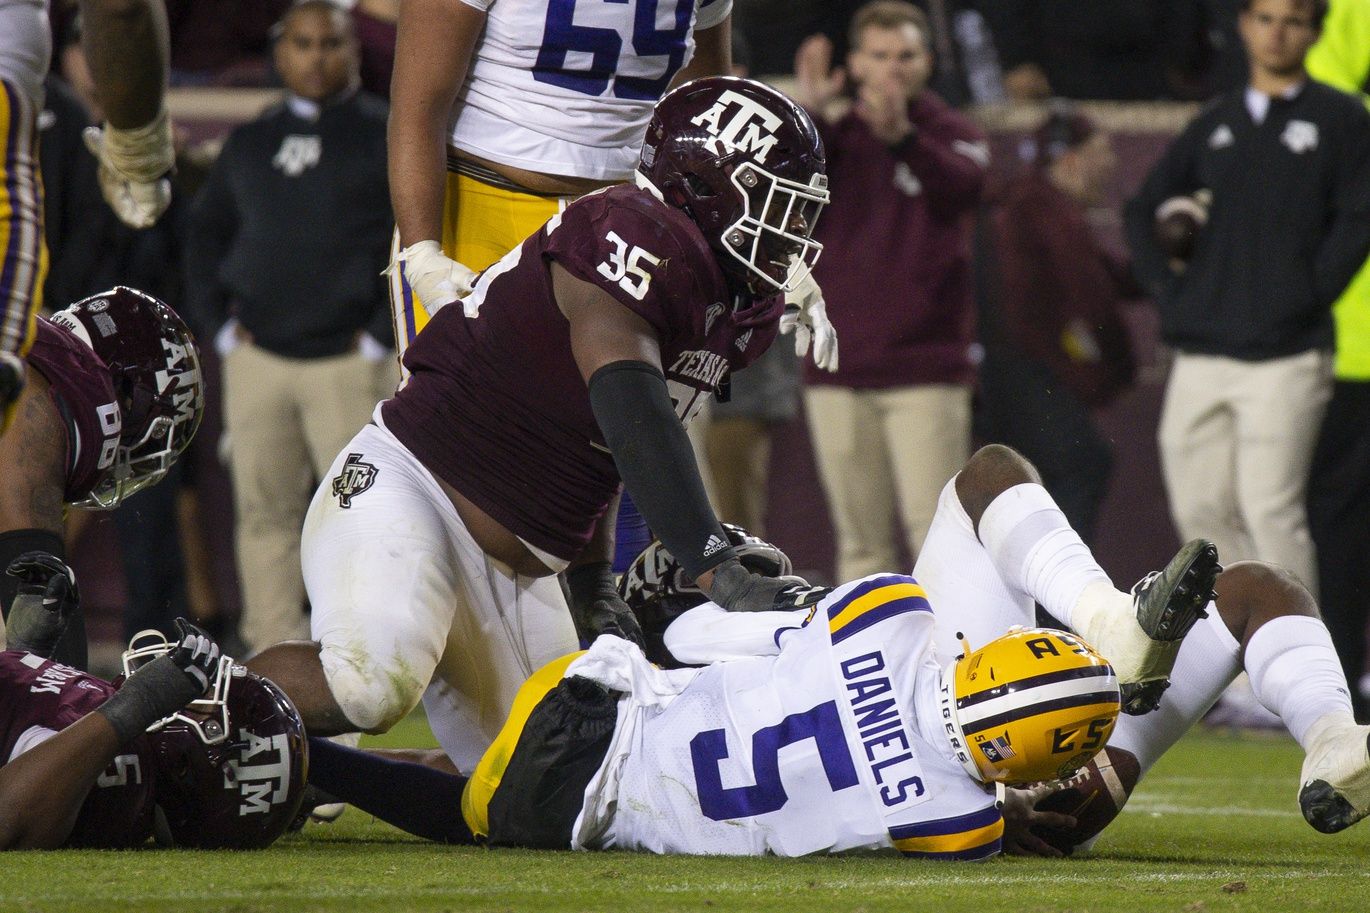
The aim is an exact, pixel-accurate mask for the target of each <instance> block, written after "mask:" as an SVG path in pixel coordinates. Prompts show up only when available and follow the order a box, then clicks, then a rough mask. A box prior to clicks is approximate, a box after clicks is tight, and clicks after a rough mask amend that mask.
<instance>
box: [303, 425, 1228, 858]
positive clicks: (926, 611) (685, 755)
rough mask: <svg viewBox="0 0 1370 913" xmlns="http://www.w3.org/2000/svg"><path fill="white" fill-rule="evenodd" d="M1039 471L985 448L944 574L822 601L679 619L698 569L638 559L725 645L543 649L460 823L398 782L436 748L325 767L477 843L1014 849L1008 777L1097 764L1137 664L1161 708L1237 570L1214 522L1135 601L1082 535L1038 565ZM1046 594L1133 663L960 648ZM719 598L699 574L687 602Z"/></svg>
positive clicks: (956, 491)
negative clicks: (968, 635) (1020, 514)
mask: <svg viewBox="0 0 1370 913" xmlns="http://www.w3.org/2000/svg"><path fill="white" fill-rule="evenodd" d="M1024 467H1026V463H1025V462H1024V461H1022V460H1021V458H1019V457H1017V455H1016V454H1013V453H1012V451H1009V450H1008V449H1007V448H1002V447H998V448H986V449H985V450H982V451H981V452H980V453H979V454H977V455H976V456H975V457H973V458H972V459H971V461H970V462H969V463H968V464H967V466H966V468H965V469H964V470H963V471H962V473H961V474H960V475H958V477H957V479H956V480H955V481H954V482H953V483H952V484H950V485H949V486H948V489H947V494H946V496H945V498H944V507H945V508H946V510H945V511H944V512H943V513H942V514H941V517H942V519H943V524H942V527H941V531H940V533H939V534H938V536H936V537H935V538H934V536H932V535H931V534H930V535H929V539H928V543H929V546H928V549H927V550H926V554H927V555H929V556H930V557H929V559H928V561H929V564H928V566H927V571H928V574H927V577H926V578H923V579H921V580H915V579H914V578H910V577H905V576H901V575H895V574H888V575H875V576H872V577H868V578H863V579H861V580H858V581H853V582H851V583H848V584H845V585H843V586H841V587H839V588H837V589H836V590H834V591H833V592H832V593H830V594H829V595H828V596H827V597H826V598H825V599H824V600H823V601H822V602H821V603H820V604H819V605H818V606H817V607H816V608H815V609H814V610H813V611H810V612H804V611H799V612H755V613H728V612H724V611H723V610H722V609H721V608H720V607H718V606H716V605H714V604H713V603H707V602H706V603H703V604H700V605H696V606H694V607H693V608H690V609H689V610H688V611H685V612H684V613H683V614H677V611H673V610H672V608H671V607H670V606H669V605H667V604H665V603H655V604H654V599H655V597H656V596H657V595H659V594H662V593H665V592H666V591H668V590H674V592H676V593H679V591H680V587H681V571H680V567H679V565H678V564H677V563H676V562H675V561H674V559H673V558H671V557H670V556H669V555H666V554H665V553H664V550H663V549H661V548H660V547H659V546H658V545H656V544H654V545H653V546H652V547H650V548H649V549H648V550H647V551H646V552H644V553H643V555H642V556H641V557H640V558H639V561H638V562H637V563H636V564H635V565H634V568H633V569H632V570H630V571H629V575H628V577H627V584H626V592H625V598H626V599H627V600H628V601H629V602H630V603H634V608H635V610H640V618H641V621H642V623H643V626H644V628H647V629H652V628H654V627H655V628H657V629H658V630H659V628H660V626H661V625H664V624H665V623H670V625H669V627H668V628H666V630H665V634H664V640H665V647H666V648H667V649H668V650H669V653H670V655H671V656H672V657H674V658H675V659H678V660H680V661H683V662H691V663H705V662H708V663H712V664H711V665H708V666H707V667H705V668H703V669H675V670H670V671H664V670H661V669H658V668H655V667H653V666H652V665H650V664H649V663H648V662H647V661H646V659H645V658H644V656H643V654H642V653H641V652H640V651H639V650H638V648H637V647H635V646H632V645H630V644H628V643H627V642H626V641H623V640H620V639H618V638H614V637H611V636H605V637H601V638H600V639H599V640H598V641H596V642H595V644H594V646H593V647H592V648H591V649H590V651H589V652H588V653H587V654H584V655H581V656H578V657H576V656H572V657H566V658H563V659H562V660H561V661H559V662H557V663H554V664H552V665H550V666H548V667H545V668H544V669H543V670H541V671H539V672H538V673H537V674H536V675H535V676H534V677H533V678H531V679H530V680H529V682H528V683H527V684H526V685H525V686H524V690H523V691H522V692H521V693H520V696H519V699H518V701H517V702H516V703H515V706H514V709H513V711H512V712H511V715H510V719H509V722H508V724H507V725H506V727H505V730H504V731H503V732H502V733H501V734H500V736H499V738H498V739H497V740H496V741H495V743H494V744H493V745H492V746H491V748H490V750H489V751H488V752H487V753H486V755H485V756H484V757H483V758H482V759H481V761H480V763H479V765H478V766H477V767H476V769H475V771H474V772H473V773H472V775H471V777H470V778H469V780H467V779H466V778H462V777H460V776H455V775H450V774H449V775H446V776H447V777H448V786H447V788H446V790H445V791H444V790H443V789H442V788H441V787H438V788H437V792H438V793H439V794H445V795H447V796H453V795H456V794H458V793H459V794H460V804H461V811H462V815H461V816H460V818H459V819H458V818H457V816H455V815H453V814H451V811H450V810H447V811H446V816H447V817H446V820H447V825H446V826H445V827H444V826H442V825H441V824H439V823H438V821H437V820H435V819H434V818H432V817H430V818H429V819H428V820H426V821H421V820H417V819H416V817H415V815H416V813H415V811H414V809H415V807H416V805H422V804H423V801H422V799H421V798H419V797H421V796H427V795H430V794H432V790H433V787H432V786H431V785H430V787H429V788H428V791H427V792H425V791H417V792H415V793H411V794H410V795H409V796H408V797H405V796H404V793H403V790H402V789H400V790H398V791H396V790H392V789H387V788H385V787H384V786H383V787H381V788H379V789H378V788H376V787H377V784H380V783H387V784H389V785H396V784H402V783H405V782H406V781H407V782H409V783H410V784H413V783H414V782H416V778H417V777H418V776H419V775H418V774H417V773H416V771H417V770H419V769H420V768H419V766H418V765H412V764H403V763H400V762H396V761H392V760H390V759H387V758H380V757H375V756H367V755H362V754H358V753H349V752H347V751H346V750H344V749H339V748H336V747H330V746H328V745H326V744H321V745H319V748H320V752H319V753H318V754H317V755H315V756H314V757H312V758H311V764H312V765H313V766H312V768H311V781H312V782H314V783H315V785H317V786H319V787H320V788H322V789H324V790H326V791H328V792H330V793H333V794H334V795H339V796H341V797H343V798H346V799H347V800H348V801H354V802H356V803H357V804H358V805H360V806H361V807H362V808H364V809H366V810H368V811H371V812H372V813H373V814H377V815H379V816H380V817H383V818H386V819H387V820H391V821H393V822H395V823H398V824H400V826H403V827H406V828H407V829H410V830H412V831H413V832H415V833H419V834H422V835H424V836H430V837H435V838H437V839H444V840H449V841H457V842H469V841H471V840H473V839H476V838H479V837H482V836H483V837H485V838H486V839H487V840H488V841H489V842H490V843H492V844H512V845H522V846H534V847H566V846H572V847H575V848H584V849H600V848H621V849H637V850H646V851H652V852H659V853H690V854H737V855H758V854H765V853H771V854H776V855H785V856H791V855H804V854H811V853H824V852H843V851H850V850H867V851H869V850H880V849H897V850H899V851H902V852H904V853H905V854H907V855H913V856H921V857H925V858H940V859H983V858H986V857H988V856H992V855H994V854H995V853H997V852H998V851H999V848H1000V843H1001V835H1002V833H1003V828H1004V822H1003V819H1002V817H1001V812H1000V806H999V803H998V802H997V801H996V797H995V794H994V793H993V792H992V791H991V790H990V788H989V787H991V786H992V785H993V784H996V783H1000V784H1021V783H1027V782H1033V781H1039V780H1048V779H1055V778H1058V777H1063V776H1068V775H1069V774H1070V772H1072V771H1074V770H1076V769H1077V768H1079V767H1080V766H1082V765H1084V764H1086V763H1087V762H1088V761H1089V760H1090V759H1091V757H1092V756H1093V755H1094V754H1095V752H1097V751H1098V749H1099V748H1100V747H1101V746H1102V745H1103V744H1104V742H1105V741H1106V740H1107V738H1108V736H1109V733H1110V732H1111V731H1112V729H1113V726H1114V721H1115V719H1116V715H1117V712H1118V708H1119V703H1120V697H1119V691H1118V683H1119V682H1121V683H1122V686H1123V687H1122V697H1121V703H1122V705H1123V707H1124V708H1125V709H1126V710H1127V711H1128V712H1130V713H1145V712H1148V711H1149V710H1151V709H1154V707H1155V706H1156V703H1157V702H1158V701H1159V699H1160V695H1161V692H1162V691H1163V690H1164V688H1165V685H1166V681H1167V675H1168V673H1169V669H1170V664H1171V663H1172V662H1173V660H1174V657H1175V654H1176V652H1177V651H1178V648H1179V644H1180V641H1181V638H1183V637H1184V635H1185V634H1186V633H1187V632H1188V631H1189V630H1190V628H1191V627H1192V625H1193V624H1194V622H1195V621H1196V620H1198V619H1199V618H1200V616H1201V615H1202V611H1203V608H1202V607H1203V606H1204V605H1205V604H1207V603H1208V601H1209V600H1210V598H1211V597H1212V585H1213V580H1214V577H1215V576H1216V575H1217V573H1218V565H1217V555H1216V550H1215V549H1214V548H1213V547H1212V545H1211V544H1210V543H1207V542H1205V541H1203V540H1195V541H1194V542H1191V543H1190V544H1188V545H1187V546H1186V547H1185V548H1184V549H1182V550H1181V551H1180V553H1179V554H1178V555H1177V556H1176V557H1175V559H1174V560H1172V562H1171V563H1170V565H1169V566H1168V567H1167V568H1166V570H1165V571H1163V572H1161V573H1160V574H1157V575H1153V576H1152V577H1149V578H1147V579H1146V580H1145V581H1143V582H1142V584H1140V585H1139V586H1138V588H1137V590H1136V595H1135V597H1133V596H1129V595H1127V594H1125V593H1120V592H1118V591H1117V590H1115V589H1114V588H1113V586H1112V584H1111V583H1109V582H1108V580H1107V578H1106V577H1104V575H1103V572H1102V571H1100V570H1098V566H1097V564H1093V559H1092V557H1088V552H1087V550H1084V556H1083V557H1081V556H1080V555H1078V554H1076V553H1074V552H1073V551H1072V550H1071V549H1069V548H1065V551H1067V552H1071V554H1072V555H1073V556H1074V557H1075V558H1076V559H1078V560H1077V561H1076V564H1078V565H1080V566H1078V567H1069V566H1063V562H1062V561H1061V560H1059V558H1060V556H1059V555H1056V557H1057V559H1058V560H1056V561H1054V562H1048V563H1049V564H1050V567H1049V568H1048V570H1049V573H1047V574H1046V575H1045V576H1043V575H1037V576H1034V577H1032V578H1031V579H1024V578H1023V575H1022V572H1021V569H1020V568H1019V566H1018V564H1019V563H1020V561H1021V558H1022V555H1021V554H1020V552H1021V551H1022V550H1023V549H1024V548H1026V549H1027V551H1028V552H1029V553H1031V552H1041V551H1042V550H1043V548H1044V547H1045V546H1047V545H1048V544H1050V545H1051V546H1053V548H1052V549H1051V551H1052V552H1053V554H1055V553H1059V552H1061V551H1062V544H1061V543H1060V542H1057V541H1054V540H1056V539H1059V538H1060V537H1059V535H1058V533H1059V531H1058V530H1056V529H1053V528H1050V527H1049V526H1047V525H1045V524H1040V523H1039V524H1036V525H1035V526H1031V525H1030V526H1031V528H1028V529H1022V528H1020V524H1018V523H1016V522H1014V520H1015V518H1014V516H1013V514H1012V512H1009V513H1008V514H1006V513H1005V505H1004V504H1003V503H1000V498H1001V497H1004V496H1007V497H1008V503H1009V504H1010V505H1012V504H1013V503H1014V502H1015V501H1016V499H1017V495H1014V494H1012V491H1013V489H1014V488H1015V486H1016V485H1017V484H1018V483H1019V482H1021V481H1022V480H1023V477H1024V476H1025V475H1026V473H1027V472H1028V470H1030V467H1027V468H1026V469H1025V468H1024ZM1005 517H1007V519H1008V525H1007V527H1005V526H1004V519H1003V518H1005ZM934 528H937V527H936V525H934ZM1066 529H1067V530H1068V527H1067V528H1066ZM977 533H978V537H977ZM1037 533H1040V536H1039V537H1038V538H1032V536H1033V535H1034V534H1037ZM732 535H733V537H734V538H733V545H734V548H735V549H736V550H737V553H738V555H739V557H740V558H742V559H743V560H752V561H754V562H757V559H758V557H759V558H760V559H761V560H760V561H759V564H758V563H754V564H753V565H752V567H751V569H752V570H753V572H767V573H771V574H775V575H779V576H782V577H783V576H784V575H785V574H786V573H787V570H788V567H787V560H785V559H783V555H780V553H779V552H778V550H776V549H774V547H772V546H766V545H765V544H764V543H760V544H759V545H758V540H754V539H750V540H748V538H747V537H745V536H743V537H741V539H742V541H739V537H738V536H737V533H736V531H732ZM1029 539H1031V541H1029ZM1075 541H1076V542H1078V541H1079V540H1078V537H1075ZM1081 549H1083V546H1081ZM768 551H769V555H770V556H771V557H770V558H769V559H768V558H767V554H768ZM776 556H779V557H778V558H777V557H776ZM1039 557H1040V556H1039ZM1086 561H1087V565H1086ZM768 562H769V567H768V566H767V563H768ZM1091 568H1092V570H1091ZM635 591H636V592H635ZM644 596H645V597H646V598H645V599H644V598H643V597H644ZM1034 597H1035V598H1037V599H1040V600H1042V601H1044V602H1047V603H1050V604H1053V605H1055V604H1056V603H1058V602H1059V601H1060V600H1061V599H1063V598H1065V599H1068V601H1070V602H1071V603H1073V605H1074V608H1075V612H1076V614H1075V620H1076V621H1077V622H1079V623H1081V624H1082V625H1083V626H1084V627H1086V628H1087V629H1088V630H1090V631H1091V632H1092V636H1093V637H1094V638H1096V642H1097V643H1099V644H1101V645H1103V648H1104V649H1106V650H1107V651H1109V653H1110V654H1111V655H1112V656H1114V657H1116V658H1117V659H1116V660H1115V662H1114V665H1112V666H1111V665H1109V664H1108V663H1107V662H1105V661H1104V660H1103V659H1102V658H1101V657H1100V655H1099V654H1098V653H1096V652H1095V651H1094V649H1093V648H1092V647H1090V646H1088V645H1087V644H1086V643H1085V642H1084V641H1083V640H1080V639H1077V638H1075V637H1073V636H1071V635H1066V634H1063V633H1062V632H1056V631H1047V630H1042V629H1037V630H1020V631H1017V632H1011V633H1010V634H1008V635H1005V636H1000V637H997V638H995V639H988V638H987V639H986V640H987V641H988V642H986V641H985V640H982V641H980V643H981V644H983V646H981V647H980V648H979V649H975V650H971V649H969V648H965V647H964V645H963V653H962V655H961V656H960V657H955V658H953V657H952V656H951V655H950V652H949V650H948V647H946V646H943V647H940V648H939V647H938V646H937V645H936V644H938V643H942V642H945V643H946V644H948V645H953V646H952V647H951V648H952V649H954V644H956V642H957V639H956V637H955V636H954V635H953V634H950V633H947V634H946V635H945V637H944V636H943V634H944V632H951V631H954V630H955V629H956V628H957V627H958V626H959V625H960V624H961V623H962V622H963V621H967V620H971V619H970V616H972V615H973V614H974V613H975V612H976V611H978V607H979V605H980V604H981V603H984V602H1004V603H1009V604H1013V605H1020V604H1022V603H1023V600H1026V602H1027V604H1028V605H1030V604H1031V601H1032V598H1034ZM687 598H688V597H687ZM700 599H702V596H701V595H699V594H698V592H697V591H696V595H695V596H694V597H693V598H689V602H688V603H687V604H693V603H696V602H698V601H699V600H700ZM683 607H684V606H683V605H681V604H679V603H677V609H678V608H683ZM1000 633H1002V631H1001V632H1000ZM939 638H940V640H939ZM649 641H650V631H649ZM658 658H660V657H658ZM1115 667H1116V668H1117V669H1118V675H1117V676H1116V677H1115V675H1114V668H1115ZM429 775H430V776H441V775H436V774H434V773H432V772H430V773H429ZM457 783H460V785H461V788H460V789H459V790H458V789H455V785H456V784H457ZM415 800H418V801H417V802H416V801H415ZM443 813H444V810H443V809H442V808H441V807H438V808H437V809H436V810H433V811H432V812H431V813H430V815H432V816H441V815H442V814H443ZM1048 817H1050V816H1048Z"/></svg>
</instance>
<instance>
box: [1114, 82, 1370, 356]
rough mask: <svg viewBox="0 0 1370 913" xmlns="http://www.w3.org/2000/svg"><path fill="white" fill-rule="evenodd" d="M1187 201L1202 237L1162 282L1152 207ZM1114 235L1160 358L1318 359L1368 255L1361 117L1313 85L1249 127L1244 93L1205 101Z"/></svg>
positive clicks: (1277, 102) (1365, 131) (1356, 106)
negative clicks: (1151, 319)
mask: <svg viewBox="0 0 1370 913" xmlns="http://www.w3.org/2000/svg"><path fill="white" fill-rule="evenodd" d="M1201 188H1207V189H1208V190H1209V191H1210V192H1211V193H1212V195H1213V202H1212V205H1211V207H1210V210H1209V218H1208V224H1207V225H1206V226H1205V227H1204V229H1203V230H1202V231H1201V232H1200V233H1199V236H1198V238H1197V241H1196V245H1195V250H1194V255H1193V257H1192V259H1191V260H1190V262H1189V265H1188V267H1187V268H1186V269H1185V271H1184V273H1183V274H1182V275H1180V276H1176V275H1175V274H1174V273H1172V272H1171V270H1170V268H1169V266H1168V263H1167V258H1166V254H1165V252H1164V251H1163V250H1162V249H1161V247H1160V246H1159V244H1158V243H1157V241H1156V235H1155V229H1154V221H1155V220H1154V215H1155V212H1156V207H1157V206H1159V205H1160V204H1161V203H1162V202H1163V201H1164V200H1166V199H1169V198H1170V197H1173V196H1177V195H1180V194H1190V193H1193V192H1194V191H1196V190H1199V189H1201ZM1125 222H1126V230H1127V238H1128V243H1129V244H1130V246H1131V248H1132V255H1133V258H1134V268H1135V270H1136V272H1137V276H1138V278H1139V279H1140V280H1141V281H1142V283H1143V284H1144V285H1146V286H1147V287H1148V288H1149V289H1150V290H1151V291H1152V293H1153V294H1155V295H1156V296H1157V300H1158V302H1159V304H1160V309H1161V335H1162V336H1163V337H1164V339H1165V341H1166V342H1167V343H1169V344H1170V345H1172V346H1175V347H1176V348H1178V349H1180V350H1182V351H1186V352H1193V353H1199V354H1209V355H1225V356H1229V357H1232V358H1241V359H1247V360H1259V359H1266V358H1278V357H1281V356H1285V355H1293V354H1295V353H1298V352H1303V351H1307V350H1309V349H1330V348H1331V347H1332V316H1331V305H1332V302H1333V301H1334V300H1336V298H1337V296H1338V295H1340V294H1341V292H1342V290H1343V289H1344V288H1345V287H1346V285H1347V283H1348V282H1350V281H1351V277H1352V276H1354V275H1355V273H1356V271H1357V270H1358V269H1359V268H1360V266H1361V264H1362V263H1364V262H1365V259H1366V254H1367V252H1370V114H1367V112H1366V110H1365V109H1364V108H1363V107H1362V106H1361V103H1360V102H1359V101H1358V100H1356V99H1354V98H1352V97H1351V96H1349V95H1346V94H1344V93H1342V92H1339V91H1337V90H1336V89H1332V88H1329V87H1328V86H1324V85H1322V84H1320V83H1315V82H1308V83H1306V84H1305V85H1304V86H1303V87H1301V88H1300V89H1299V91H1298V93H1297V94H1296V95H1294V96H1293V97H1292V98H1288V99H1284V98H1275V99H1272V100H1271V103H1270V110H1269V111H1268V113H1267V114H1266V117H1265V119H1264V121H1263V122H1261V123H1260V124H1257V123H1255V122H1254V121H1253V120H1252V118H1251V114H1250V113H1249V111H1248V110H1247V107H1246V101H1245V90H1244V89H1242V90H1237V91H1235V92H1229V93H1227V94H1225V95H1222V96H1219V97H1218V98H1217V99H1215V100H1214V101H1213V102H1211V103H1210V104H1209V105H1208V107H1206V108H1205V109H1204V110H1203V111H1202V112H1201V113H1200V114H1199V116H1198V117H1197V118H1195V119H1194V121H1193V122H1191V123H1190V124H1189V126H1188V127H1186V128H1185V130H1184V132H1183V133H1181V134H1180V136H1179V137H1178V138H1177V139H1176V140H1175V142H1174V143H1172V144H1171V146H1170V148H1169V149H1167V150H1166V153H1165V155H1164V156H1162V158H1161V160H1160V161H1159V162H1157V163H1156V165H1155V166H1154V167H1153V168H1152V170H1151V173H1150V174H1149V175H1148V176H1147V179H1146V181H1145V183H1144V184H1143V185H1142V188H1141V190H1139V191H1138V192H1137V195H1136V196H1134V197H1133V198H1132V199H1131V200H1130V201H1128V204H1127V207H1126V210H1125Z"/></svg>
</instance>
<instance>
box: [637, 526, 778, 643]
mask: <svg viewBox="0 0 1370 913" xmlns="http://www.w3.org/2000/svg"><path fill="white" fill-rule="evenodd" d="M723 532H724V533H725V534H726V535H727V537H728V544H729V545H731V546H732V547H733V550H734V551H735V552H736V553H737V558H738V560H739V561H741V562H742V566H743V567H745V568H746V569H747V570H749V571H751V572H752V573H753V574H760V575H761V576H762V577H788V576H790V575H791V574H793V573H794V570H793V567H792V565H791V564H790V556H789V555H786V554H785V553H784V552H783V551H781V550H780V549H779V548H778V547H777V546H774V545H772V544H771V543H769V542H767V541H766V540H765V539H762V538H759V537H757V536H753V535H752V534H751V533H749V532H747V531H746V530H745V529H743V528H742V527H740V526H736V525H734V524H732V523H724V524H723ZM618 594H619V596H620V597H622V598H623V601H624V602H626V603H627V604H628V608H630V609H632V610H633V614H634V615H635V616H637V621H638V624H640V625H641V626H642V633H643V636H644V637H645V639H646V641H647V649H646V650H645V651H644V652H645V653H646V655H647V658H648V659H649V660H651V661H652V662H654V663H656V664H657V665H658V666H661V667H662V668H665V669H678V668H680V666H681V665H682V664H681V663H680V662H678V661H677V660H676V658H675V657H673V656H672V655H671V653H670V651H669V650H667V649H666V644H665V636H666V628H668V627H669V626H670V624H671V622H673V621H675V620H676V619H677V618H679V617H680V616H681V615H683V614H684V613H685V612H687V611H689V610H690V609H693V608H694V607H695V606H697V605H699V604H700V603H702V602H707V601H708V599H709V597H708V596H705V595H704V591H703V590H701V589H700V588H699V584H697V583H695V582H694V581H693V580H691V579H690V578H689V576H688V575H687V574H686V573H685V569H684V568H683V567H681V566H680V562H679V561H677V560H676V559H675V556H674V555H672V554H671V553H670V552H669V551H667V550H666V546H664V545H662V544H661V540H660V539H653V540H652V541H651V542H650V543H649V544H648V545H647V547H646V548H644V549H643V550H642V551H641V552H640V553H639V554H638V556H637V557H636V558H634V559H633V563H632V564H630V565H629V566H628V570H627V571H626V572H624V574H623V576H622V577H621V578H619V582H618Z"/></svg>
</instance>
